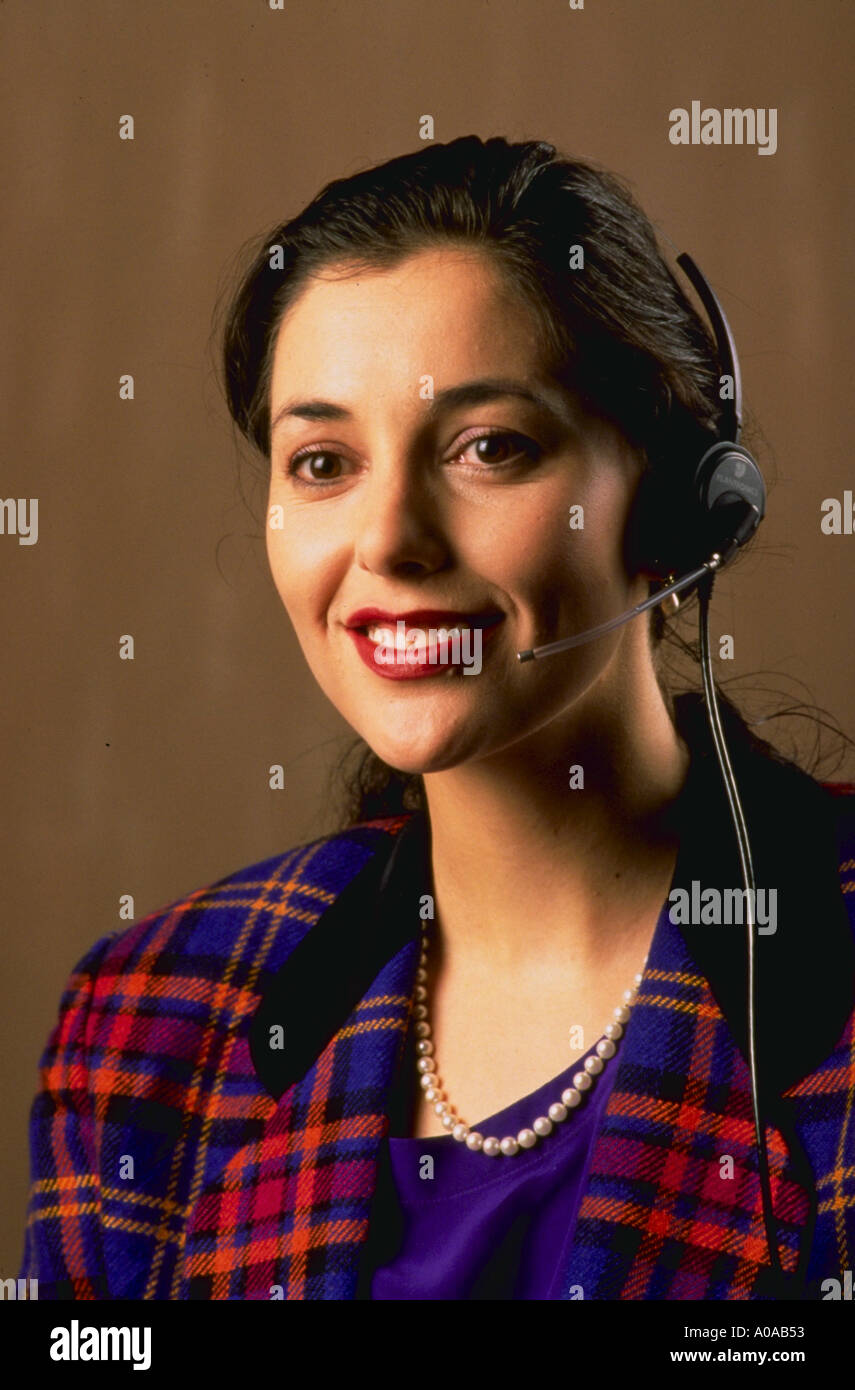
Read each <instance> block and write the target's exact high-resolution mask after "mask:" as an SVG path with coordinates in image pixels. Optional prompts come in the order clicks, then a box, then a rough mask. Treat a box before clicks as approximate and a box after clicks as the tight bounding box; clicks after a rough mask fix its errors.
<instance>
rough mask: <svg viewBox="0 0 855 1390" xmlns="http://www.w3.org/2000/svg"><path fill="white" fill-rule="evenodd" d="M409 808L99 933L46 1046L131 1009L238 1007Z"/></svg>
mask: <svg viewBox="0 0 855 1390" xmlns="http://www.w3.org/2000/svg"><path fill="white" fill-rule="evenodd" d="M409 820H410V817H409V816H406V815H403V816H397V817H392V818H388V819H382V820H375V821H365V822H362V823H361V824H359V825H355V826H353V827H351V828H349V829H347V830H344V831H341V832H338V833H335V834H332V835H326V836H322V837H320V838H318V839H316V840H312V841H308V842H306V843H304V844H299V845H296V846H294V847H292V848H290V849H288V850H286V851H284V852H283V853H281V854H277V855H273V856H271V857H270V858H267V859H263V860H259V861H258V862H256V863H253V864H250V865H247V866H246V867H244V868H240V869H237V870H235V871H233V872H231V873H229V874H227V875H225V876H224V877H223V878H220V879H218V880H216V881H215V882H213V883H211V884H208V885H206V886H204V887H202V888H198V889H196V890H195V891H194V892H191V893H188V894H187V895H185V896H184V897H180V898H176V899H175V900H174V901H172V902H170V903H167V904H166V905H165V906H163V907H160V908H158V909H156V910H155V911H153V912H150V913H148V914H147V915H146V916H144V917H142V918H141V919H140V920H139V921H138V922H135V923H133V924H132V925H131V926H129V927H126V928H125V929H124V930H122V931H118V932H111V933H110V934H108V935H106V936H103V937H101V938H100V940H98V941H96V942H95V943H94V945H93V946H91V947H90V948H89V950H88V951H87V952H86V954H85V955H84V956H83V958H82V959H81V960H79V961H78V963H77V964H76V966H75V967H74V969H73V971H72V972H71V975H70V977H69V980H68V982H67V984H66V988H65V991H64V993H63V996H62V1000H61V1003H60V1022H59V1024H58V1025H57V1028H56V1029H55V1030H54V1033H53V1034H52V1035H51V1039H50V1042H49V1045H48V1051H49V1052H51V1051H53V1050H54V1049H55V1047H56V1044H57V1042H59V1041H69V1040H70V1034H71V1033H76V1034H77V1036H78V1041H79V1042H81V1043H82V1042H83V1041H84V1038H83V1034H84V1033H85V1034H87V1035H89V1037H90V1041H91V1035H92V1033H93V1031H97V1030H98V1029H99V1026H100V1025H101V1024H103V1022H104V1021H105V1019H108V1018H111V1019H115V1018H116V1016H117V1014H119V1013H124V1014H127V1013H129V1012H130V1011H132V1010H135V1011H136V1012H138V1013H143V1014H147V1015H149V1016H151V1015H154V1014H157V1013H158V1012H162V1013H168V1014H169V1015H170V1017H171V1018H173V1019H175V1020H177V1019H178V1016H179V1015H180V1014H181V1013H182V1012H183V1013H184V1016H185V1018H186V1020H187V1022H188V1023H189V1022H190V1021H191V1019H192V1018H194V1017H195V1018H197V1019H198V1016H199V1014H200V1012H201V1013H205V1012H208V1011H210V1009H211V1008H212V1007H214V1005H215V1004H216V1007H217V1008H218V1009H219V1010H224V1011H225V1012H226V1013H227V1014H230V1015H232V1017H234V1016H235V1014H238V1015H243V1014H244V1013H245V1012H246V1011H247V1010H248V1009H250V1008H251V1007H252V1006H253V1004H254V1003H255V1002H257V1000H258V997H259V994H260V980H261V977H262V976H264V975H265V974H266V973H268V972H270V971H275V970H277V969H278V968H279V966H280V965H282V963H283V962H284V961H285V960H286V959H287V958H288V956H289V955H290V954H291V952H292V951H293V950H294V949H295V948H296V946H297V945H298V944H299V943H300V941H301V940H302V939H303V937H304V936H305V935H306V934H307V932H309V931H310V930H311V928H312V927H313V926H314V924H315V923H316V922H317V921H318V919H319V918H320V917H321V916H322V914H323V913H324V912H325V911H326V910H327V909H328V908H329V907H331V906H332V904H333V903H334V902H335V901H336V899H337V898H338V896H339V895H340V894H341V893H342V892H343V890H344V889H345V888H346V887H347V886H348V885H349V884H350V883H351V882H352V881H353V880H354V879H355V878H356V877H357V876H358V875H359V874H360V872H361V871H362V870H363V869H364V868H365V867H366V866H367V865H368V864H369V862H370V861H371V860H372V859H374V857H375V856H376V855H377V854H382V853H383V852H384V851H385V852H387V853H388V850H389V849H390V847H391V846H392V845H393V844H394V842H395V840H396V838H397V836H398V835H399V833H400V831H401V830H402V829H403V828H404V826H405V825H406V824H407V823H408V822H409Z"/></svg>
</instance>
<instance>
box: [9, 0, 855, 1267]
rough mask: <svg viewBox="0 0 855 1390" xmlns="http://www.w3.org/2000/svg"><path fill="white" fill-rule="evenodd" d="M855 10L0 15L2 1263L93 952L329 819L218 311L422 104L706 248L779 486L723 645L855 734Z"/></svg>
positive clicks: (165, 9) (303, 677)
mask: <svg viewBox="0 0 855 1390" xmlns="http://www.w3.org/2000/svg"><path fill="white" fill-rule="evenodd" d="M853 28H855V24H853V11H852V8H851V6H850V5H848V4H846V3H836V2H835V0H810V3H807V2H806V0H805V3H800V0H585V8H584V10H582V11H573V10H571V9H570V8H569V6H568V4H567V3H566V2H565V0H431V3H425V2H424V0H387V3H382V0H336V2H335V3H334V2H333V0H286V3H285V9H284V11H282V12H278V11H271V10H270V9H269V6H268V4H267V0H216V3H203V0H182V3H179V4H176V3H175V0H144V2H143V3H132V0H123V2H122V3H119V0H114V2H113V3H110V0H101V2H100V3H99V2H98V0H77V3H75V4H72V5H69V4H68V3H67V0H52V2H50V0H17V2H16V0H6V3H5V4H3V5H2V8H0V42H1V43H2V51H3V54H4V57H3V60H2V65H3V69H4V71H3V72H2V81H0V128H2V131H3V139H4V145H5V156H6V169H5V172H4V179H3V186H4V203H5V209H4V214H5V215H4V218H3V229H2V257H0V271H2V277H3V294H2V302H3V305H4V331H3V334H2V350H3V362H2V366H3V390H2V397H0V399H2V409H3V414H4V420H3V455H2V481H0V494H2V496H4V497H9V496H14V497H38V498H39V512H40V515H39V539H38V543H37V544H36V545H33V546H20V545H18V543H17V541H16V539H15V538H14V536H11V537H10V536H0V571H1V572H2V573H0V579H2V586H3V594H4V603H3V607H2V659H3V666H4V669H5V682H4V684H5V709H6V717H5V720H4V723H3V743H4V747H3V770H4V786H5V795H4V797H3V805H2V816H3V826H2V831H3V838H2V843H3V847H4V864H3V871H2V914H3V916H2V920H3V929H4V949H3V959H4V976H3V1001H2V1013H0V1018H1V1019H2V1031H3V1085H4V1096H3V1109H2V1114H3V1119H4V1123H3V1126H2V1145H3V1164H4V1169H3V1185H2V1192H3V1202H2V1207H3V1213H2V1220H3V1226H2V1230H0V1277H8V1276H10V1275H13V1274H15V1273H16V1272H17V1268H18V1260H19V1256H20V1250H21V1238H22V1227H23V1212H24V1204H25V1199H26V1184H27V1140H26V1121H27V1111H28V1107H29V1104H30V1100H31V1098H32V1095H33V1093H34V1090H35V1087H36V1082H37V1070H36V1067H37V1061H38V1056H39V1053H40V1051H41V1048H42V1047H43V1045H44V1042H45V1039H46V1037H47V1034H48V1031H49V1029H50V1028H51V1026H52V1024H53V1022H54V1019H55V1017H56V1009H57V1004H58V1001H59V995H60V993H61V990H62V987H63V984H64V982H65V980H66V978H67V976H68V974H69V972H70V970H71V968H72V966H73V964H74V963H75V962H76V961H77V960H78V959H79V957H80V956H81V955H82V954H83V953H84V951H85V950H86V949H87V948H88V947H89V946H90V945H91V944H92V943H93V942H94V941H95V940H96V939H97V938H99V937H100V936H102V935H104V934H105V933H106V932H109V931H112V930H114V929H116V928H118V927H120V926H121V925H122V923H121V922H120V921H119V919H118V915H117V914H118V899H119V895H120V894H122V893H132V894H133V895H134V898H135V904H136V915H137V917H138V918H139V917H140V916H142V915H143V914H145V913H147V912H149V911H151V910H153V909H155V908H157V907H159V906H162V905H164V904H165V903H167V902H169V901H171V900H173V899H175V898H178V897H180V896H182V895H183V894H185V893H186V892H188V891H190V890H192V889H195V888H198V887H201V886H203V885H204V884H206V883H209V882H212V881H214V880H215V879H217V878H220V877H222V876H223V875H225V874H226V873H228V872H230V871H231V870H233V869H236V868H237V867H239V866H241V865H244V864H249V863H252V862H254V861H256V860H259V859H261V858H264V857H265V856H267V855H270V854H274V853H277V852H279V851H282V850H284V849H286V848H288V847H289V846H291V845H293V844H296V843H298V842H300V841H302V840H306V839H310V838H314V837H315V836H317V835H319V834H322V833H324V832H325V830H327V829H328V828H330V827H331V825H332V809H331V807H330V806H329V805H328V804H327V803H326V800H325V796H324V785H325V776H326V772H327V770H328V768H329V767H330V766H331V763H332V761H333V759H334V758H335V756H336V754H337V753H340V752H341V751H342V749H343V747H344V746H345V745H346V743H347V741H348V735H349V730H348V729H347V727H346V726H345V725H344V723H343V721H342V720H341V719H340V718H339V716H338V715H337V713H336V712H335V711H334V710H333V709H332V708H331V707H330V706H329V705H328V704H327V702H326V700H325V699H324V697H323V696H322V695H321V694H320V693H319V692H318V690H317V688H316V687H315V685H314V682H313V680H312V678H311V677H310V675H309V673H308V671H307V669H306V667H305V665H304V662H303V660H302V657H301V654H300V652H299V649H298V647H297V645H296V642H295V639H294V637H293V635H292V633H291V630H290V626H289V623H288V621H287V618H286V617H285V615H284V613H283V612H282V610H281V607H280V604H279V600H278V598H277V596H276V593H275V591H274V589H273V585H272V583H271V581H270V579H269V577H268V574H267V571H266V560H265V555H264V547H263V540H262V539H260V533H261V527H260V526H259V524H258V521H257V520H254V519H253V517H252V515H251V514H250V513H249V511H247V509H246V507H245V505H244V503H243V502H242V500H241V491H240V487H239V485H238V472H237V466H236V464H237V454H236V449H235V444H234V441H233V438H232V434H231V430H230V427H229V424H228V418H227V413H226V410H225V406H224V404H223V402H222V399H221V397H220V394H219V391H218V388H217V384H216V379H215V375H214V356H213V353H214V349H213V346H212V344H211V341H210V333H211V320H212V311H213V307H214V304H215V301H216V300H217V297H218V295H219V294H220V293H221V291H222V289H223V286H224V284H226V283H228V275H229V272H230V267H231V266H232V265H233V262H234V257H235V253H236V252H237V251H238V249H239V248H240V247H241V246H242V245H243V244H244V243H245V242H246V241H247V240H248V239H249V238H250V237H254V236H255V235H256V234H257V233H259V232H261V231H262V230H265V229H266V228H267V227H268V226H271V225H272V224H274V223H275V222H276V221H277V220H279V219H281V218H282V217H284V216H287V215H291V214H293V213H295V212H296V211H298V210H299V208H300V207H301V206H302V205H303V204H304V203H305V202H306V201H307V200H308V199H309V198H310V197H311V195H312V194H314V193H315V192H316V191H317V189H318V188H319V187H320V185H321V184H322V183H323V182H326V181H327V180H328V179H330V178H334V177H338V176H340V175H343V174H347V173H350V172H354V171H355V170H357V169H359V168H362V167H365V166H366V165H369V164H372V163H375V162H377V161H379V160H381V159H385V158H388V157H390V156H392V155H395V154H399V153H402V152H404V151H406V150H411V149H414V148H416V147H417V144H418V121H419V117H420V116H421V115H423V114H425V113H429V114H431V115H433V117H434V119H435V123H436V139H437V140H448V139H452V138H454V137H455V136H457V135H461V134H467V133H470V132H474V133H477V134H480V135H482V136H485V137H486V136H488V135H491V134H504V135H506V136H508V137H509V138H515V139H521V138H532V137H536V138H541V139H544V138H545V139H549V140H551V141H553V142H554V143H555V144H557V145H558V146H559V147H560V148H561V149H563V150H564V151H566V152H567V153H569V154H576V155H580V156H583V157H588V158H592V159H594V160H596V161H598V162H601V163H603V164H605V165H606V166H607V167H610V168H613V169H614V170H616V171H617V172H619V173H621V174H623V175H625V176H626V177H627V178H629V179H630V180H631V182H632V184H633V186H634V189H635V192H636V194H637V196H638V197H639V199H640V200H641V202H642V205H643V206H644V207H645V208H646V210H647V211H648V213H649V214H650V216H651V217H652V218H653V219H654V221H655V222H656V223H657V224H658V225H659V226H660V228H661V229H662V231H663V233H664V234H666V235H667V236H668V237H670V238H671V240H673V241H674V242H675V243H676V244H677V246H678V248H679V249H687V250H689V251H690V252H691V253H692V254H693V255H694V256H695V257H696V258H697V260H698V262H699V263H700V265H701V266H702V268H703V269H704V271H705V272H706V274H707V275H708V276H709V278H710V279H711V281H712V283H713V285H714V286H715V288H716V289H717V291H718V292H719V293H720V295H721V297H722V300H723V303H724V306H725V309H726V311H727V312H728V314H729V315H730V316H731V320H732V323H733V327H734V331H735V333H736V336H737V341H738V344H739V347H740V352H741V357H742V363H743V371H744V376H745V385H746V392H747V404H748V406H749V408H750V409H751V411H752V412H753V413H754V414H755V415H756V417H757V418H758V419H759V421H760V423H761V425H762V427H763V431H764V445H763V451H762V454H761V462H762V463H763V466H764V469H765V471H766V474H767V479H768V481H769V483H770V507H769V514H768V519H767V521H766V522H765V525H764V527H763V529H762V531H761V537H760V540H759V541H758V544H757V546H756V549H755V552H754V554H753V555H750V556H747V557H746V558H745V560H744V562H742V563H740V565H739V566H738V567H737V569H736V571H735V573H734V572H731V571H729V572H728V573H727V574H726V575H724V576H723V577H722V579H720V580H719V582H718V585H717V592H716V602H715V611H714V632H715V633H716V634H718V633H721V632H730V633H733V634H734V636H735V642H736V661H735V662H734V663H733V669H735V670H736V671H737V672H741V673H753V672H758V671H761V670H763V671H770V672H772V673H774V676H773V677H768V676H767V677H765V678H764V679H765V680H766V682H767V683H769V681H771V683H772V684H773V685H775V686H776V688H778V689H782V690H784V691H786V692H788V693H789V694H790V695H791V696H794V697H795V698H800V699H801V698H806V699H815V700H816V701H817V702H818V703H819V704H820V705H822V706H823V707H824V708H825V709H827V710H830V711H831V712H832V713H833V714H834V715H835V716H836V717H837V718H838V719H839V721H840V723H841V724H842V726H843V727H844V728H845V729H846V731H847V733H849V734H850V735H852V736H855V714H853V710H852V700H851V696H852V692H853V685H854V684H855V682H853V667H855V657H853V637H852V619H851V611H852V590H853V557H855V536H839V537H834V536H831V537H828V536H825V535H823V534H822V532H821V531H820V525H819V523H820V503H821V501H822V499H823V498H824V497H827V496H836V497H842V493H843V489H844V488H846V487H849V488H855V471H853V468H852V462H851V458H852V443H851V432H852V418H851V409H850V395H851V390H852V355H851V351H850V342H851V332H852V323H853V317H855V315H853V310H855V304H853V293H852V285H853V276H852V273H851V266H852V257H853V249H852V242H851V237H850V230H851V228H852V226H853V217H852V211H853V209H852V195H853V176H852V155H851V150H852V126H853V122H855V97H853V81H852V78H853V73H852V68H851V63H850V60H849V56H848V55H849V54H850V53H851V51H852V43H853ZM693 99H697V100H700V101H701V102H702V104H703V105H705V106H706V105H710V106H716V107H718V108H723V107H725V106H742V107H746V106H751V107H755V108H757V107H767V108H768V107H772V106H774V107H777V109H778V151H777V153H776V154H774V155H772V156H765V155H764V156H761V155H759V154H758V153H757V151H756V149H754V148H752V147H742V148H739V147H725V146H722V147H714V146H709V147H705V146H698V147H694V146H688V147H674V146H672V145H671V144H670V143H669V140H668V129H669V123H668V112H669V110H670V109H671V108H672V107H675V106H683V107H686V108H689V107H690V104H691V101H692V100H693ZM125 113H130V114H132V115H133V116H134V118H135V122H136V138H135V139H134V140H133V142H126V141H121V140H120V139H119V138H118V122H119V118H120V116H122V115H123V114H125ZM666 246H667V243H666ZM124 372H130V373H132V374H133V375H134V378H135V383H136V399H135V400H134V401H133V402H122V401H120V400H119V399H118V378H119V376H120V374H121V373H124ZM242 476H243V478H244V490H245V491H246V492H247V493H248V495H249V496H250V500H252V499H253V498H254V499H255V500H254V506H255V516H256V518H258V517H259V516H260V517H263V493H259V492H258V491H257V490H256V492H255V493H253V491H252V489H251V487H250V482H251V476H252V475H251V472H250V471H249V470H246V469H245V470H244V471H243V473H242ZM123 633H132V634H133V636H134V638H135V642H136V659H135V660H134V661H133V662H129V661H121V660H119V657H118V641H119V637H120V635H121V634H123ZM689 635H691V634H689ZM724 673H725V672H724V671H722V674H724ZM798 682H804V685H799V684H798ZM799 728H803V729H804V734H803V739H802V746H806V747H809V746H810V743H811V739H810V737H809V736H808V734H809V730H808V729H807V726H802V725H799V726H797V730H796V731H797V732H798V729H799ZM271 763H282V764H283V765H284V767H285V775H286V789H285V790H284V791H279V792H274V791H271V790H270V789H269V788H268V784H267V769H268V768H269V766H270V764H271ZM846 773H848V775H849V776H850V777H855V771H853V768H852V763H851V761H850V762H849V763H848V764H847V765H846V766H845V767H843V768H841V769H840V771H839V772H838V773H837V774H836V775H837V776H842V775H844V774H846Z"/></svg>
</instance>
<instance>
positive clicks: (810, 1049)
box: [672, 693, 855, 1105]
mask: <svg viewBox="0 0 855 1390" xmlns="http://www.w3.org/2000/svg"><path fill="white" fill-rule="evenodd" d="M677 711H678V719H677V722H678V726H679V727H680V731H681V733H682V735H683V737H684V739H685V741H686V742H687V744H688V745H689V747H690V749H691V751H692V765H691V770H690V773H689V776H688V779H687V782H686V785H685V787H684V789H683V792H682V793H681V795H680V797H679V798H678V803H677V806H676V807H675V823H677V824H679V827H680V850H679V853H678V858H677V866H676V869H675V872H674V879H673V883H672V888H683V889H685V890H686V891H687V892H689V893H691V887H692V882H693V880H696V881H697V882H699V883H700V885H701V889H703V888H710V887H715V888H719V889H721V888H724V887H728V888H740V887H741V886H742V876H741V874H740V870H739V857H738V852H737V846H736V836H735V833H734V830H733V824H732V821H731V817H730V812H729V810H728V805H727V798H726V794H725V790H724V784H723V781H722V777H721V773H720V771H719V767H718V762H717V759H716V755H715V749H714V745H713V743H712V737H711V734H710V732H709V726H708V723H707V717H706V711H705V707H704V703H703V698H702V697H701V696H700V695H696V694H694V693H693V694H690V695H684V696H681V697H678V703H677ZM723 719H724V722H725V733H726V737H727V743H728V747H729V749H730V755H731V762H732V765H733V769H734V774H735V777H736V782H737V786H738V788H739V793H740V799H741V801H742V805H743V810H744V812H745V820H746V825H747V827H748V836H749V840H750V842H751V849H752V859H753V863H754V877H755V884H756V886H757V888H758V889H760V888H765V889H766V890H767V892H768V890H769V889H777V930H776V931H775V932H774V934H771V933H770V934H765V935H761V934H760V933H759V932H758V933H757V936H756V957H755V959H756V973H757V1068H758V1076H759V1081H760V1094H761V1097H762V1098H763V1099H764V1102H765V1103H766V1104H767V1105H768V1104H771V1103H772V1102H773V1101H774V1098H776V1097H778V1096H780V1094H781V1092H782V1091H783V1090H785V1089H786V1088H787V1087H789V1086H791V1085H793V1084H794V1083H795V1082H797V1081H800V1080H801V1079H802V1078H803V1077H804V1076H806V1075H808V1074H809V1073H810V1072H811V1071H814V1070H815V1069H816V1068H817V1067H818V1066H819V1065H820V1063H821V1062H822V1061H824V1059H825V1058H826V1057H827V1056H828V1055H829V1053H830V1052H831V1051H832V1049H833V1047H834V1045H835V1043H836V1042H837V1041H838V1040H839V1038H840V1035H841V1033H842V1032H843V1029H844V1027H845V1025H846V1022H847V1019H848V1018H849V1015H850V1014H851V1012H852V1008H853V1000H855V942H853V938H852V929H851V926H850V922H849V915H848V912H847V909H846V903H845V901H844V898H843V894H842V892H841V888H840V879H839V863H838V852H839V845H838V834H837V819H836V815H837V812H836V808H835V803H834V798H833V797H832V796H831V795H830V794H829V793H828V792H826V791H825V790H824V789H823V788H822V787H821V786H820V785H819V783H818V782H816V781H815V780H814V779H813V778H811V777H809V776H808V775H807V774H806V773H804V772H802V771H801V770H800V769H798V768H796V767H795V766H793V765H792V764H790V763H782V762H778V761H776V760H774V759H772V758H769V757H767V756H765V755H763V754H762V753H758V752H757V751H755V750H754V749H753V748H751V747H750V745H749V744H747V743H746V739H745V735H744V733H741V732H740V730H739V728H738V726H736V725H735V724H734V723H733V721H731V720H730V718H729V716H728V715H727V714H726V712H725V711H723ZM679 930H680V932H681V935H682V936H683V939H684V940H685V943H686V946H687V948H688V950H689V952H690V954H691V955H692V957H693V959H694V960H695V962H696V964H697V965H698V968H699V970H700V972H701V973H702V974H703V975H705V976H706V978H707V980H708V981H709V984H710V988H711V990H712V993H713V995H714V996H715V998H716V1001H717V1003H718V1005H719V1007H720V1008H721V1010H722V1013H723V1014H724V1015H725V1017H726V1019H727V1021H728V1025H729V1027H730V1029H731V1032H732V1034H733V1038H734V1041H735V1042H736V1044H737V1046H738V1048H739V1050H740V1052H741V1053H742V1055H743V1057H744V1058H745V1060H746V1061H747V1060H748V992H747V968H748V952H747V942H746V929H745V927H744V925H742V926H740V925H738V924H734V925H730V926H727V925H719V926H713V925H709V926H707V925H694V926H690V925H680V927H679Z"/></svg>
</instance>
